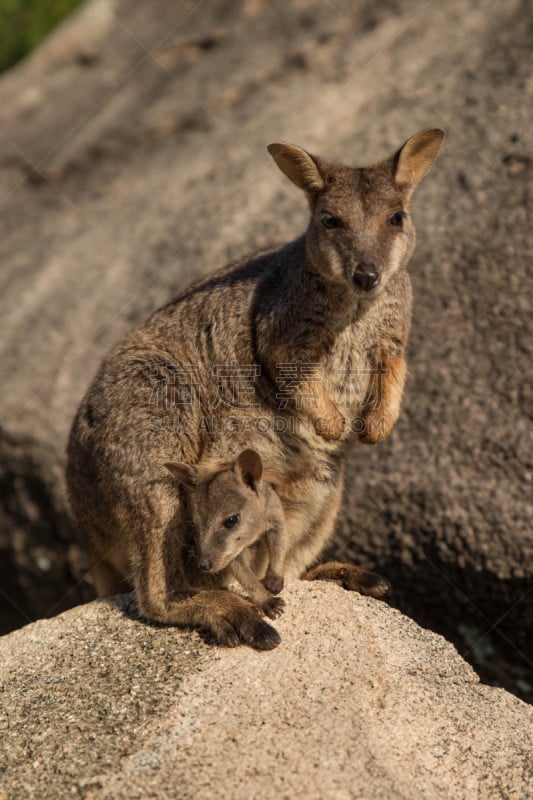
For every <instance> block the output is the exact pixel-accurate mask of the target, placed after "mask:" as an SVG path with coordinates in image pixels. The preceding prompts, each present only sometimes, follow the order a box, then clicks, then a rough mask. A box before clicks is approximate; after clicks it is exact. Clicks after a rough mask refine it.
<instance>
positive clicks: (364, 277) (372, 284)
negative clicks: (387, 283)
mask: <svg viewBox="0 0 533 800" xmlns="http://www.w3.org/2000/svg"><path fill="white" fill-rule="evenodd" d="M379 278H380V275H379V272H378V271H377V269H376V268H375V267H374V266H373V265H371V266H368V267H359V269H358V270H357V272H356V273H355V274H354V276H353V281H354V283H355V285H356V286H357V288H358V289H362V290H363V291H364V292H370V291H371V289H375V288H376V286H377V285H378V283H379Z"/></svg>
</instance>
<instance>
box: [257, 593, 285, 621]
mask: <svg viewBox="0 0 533 800" xmlns="http://www.w3.org/2000/svg"><path fill="white" fill-rule="evenodd" d="M261 610H262V611H263V613H264V614H265V615H266V616H267V617H269V618H270V619H277V618H278V617H281V615H282V614H283V612H284V611H285V600H284V599H283V598H282V597H269V598H268V600H265V601H264V602H263V603H261Z"/></svg>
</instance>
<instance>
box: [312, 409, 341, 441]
mask: <svg viewBox="0 0 533 800" xmlns="http://www.w3.org/2000/svg"><path fill="white" fill-rule="evenodd" d="M345 427H346V420H345V419H344V417H343V416H342V415H341V414H339V415H338V416H335V417H330V418H325V417H320V419H316V420H315V431H316V433H317V434H318V435H319V436H321V437H322V438H323V439H325V440H326V441H328V442H330V441H337V439H340V438H341V436H342V434H343V433H344V429H345Z"/></svg>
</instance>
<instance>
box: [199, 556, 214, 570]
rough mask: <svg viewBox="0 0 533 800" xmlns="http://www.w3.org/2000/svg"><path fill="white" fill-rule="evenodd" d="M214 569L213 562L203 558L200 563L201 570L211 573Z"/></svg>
mask: <svg viewBox="0 0 533 800" xmlns="http://www.w3.org/2000/svg"><path fill="white" fill-rule="evenodd" d="M211 567H212V563H211V560H210V559H209V558H202V559H201V561H200V569H203V570H204V572H209V570H210V569H211Z"/></svg>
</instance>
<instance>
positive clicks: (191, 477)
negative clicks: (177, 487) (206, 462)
mask: <svg viewBox="0 0 533 800" xmlns="http://www.w3.org/2000/svg"><path fill="white" fill-rule="evenodd" d="M165 467H166V468H167V469H168V471H169V472H170V474H171V475H173V476H174V478H176V480H178V481H179V482H180V483H183V484H184V486H188V487H189V488H191V487H192V486H196V484H197V483H198V471H197V469H196V467H192V466H190V465H189V464H182V463H180V462H171V461H169V462H167V463H166V464H165Z"/></svg>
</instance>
